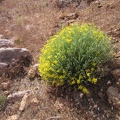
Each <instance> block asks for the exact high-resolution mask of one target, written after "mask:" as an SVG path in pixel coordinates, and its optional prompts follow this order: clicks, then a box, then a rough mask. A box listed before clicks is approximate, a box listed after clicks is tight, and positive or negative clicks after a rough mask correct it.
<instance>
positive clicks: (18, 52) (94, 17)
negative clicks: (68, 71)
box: [0, 0, 120, 120]
mask: <svg viewBox="0 0 120 120" xmlns="http://www.w3.org/2000/svg"><path fill="white" fill-rule="evenodd" d="M119 6H120V1H119V0H109V1H107V0H94V1H92V0H25V1H24V0H0V119H1V120H120V7H119ZM74 22H78V23H82V22H87V23H94V24H95V25H96V26H97V27H99V28H100V29H102V30H103V31H104V32H106V33H107V34H108V35H109V36H111V38H112V44H113V46H114V47H115V49H114V50H115V56H114V59H113V60H112V61H111V62H110V63H108V64H107V65H105V66H106V70H105V76H104V77H102V78H101V80H100V81H98V83H97V84H96V85H95V86H94V87H93V86H89V88H90V91H91V94H90V95H87V96H86V95H84V94H83V93H82V92H81V91H78V90H72V88H71V87H69V86H64V87H62V88H61V87H59V88H53V87H51V86H49V85H46V84H45V82H44V81H43V80H42V79H41V77H40V76H39V73H38V71H37V66H38V61H39V56H40V49H41V47H42V46H43V44H45V42H46V41H47V40H48V39H49V37H50V36H51V35H54V34H55V33H56V32H57V31H59V30H60V29H61V28H62V27H63V26H66V25H69V24H70V23H74Z"/></svg>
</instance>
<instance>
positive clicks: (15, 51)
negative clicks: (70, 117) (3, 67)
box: [0, 48, 32, 66]
mask: <svg viewBox="0 0 120 120" xmlns="http://www.w3.org/2000/svg"><path fill="white" fill-rule="evenodd" d="M0 62H2V63H6V64H9V65H10V64H14V63H16V62H20V63H22V64H23V65H24V66H29V65H30V63H31V62H32V55H31V54H30V52H29V51H28V50H27V49H26V48H0Z"/></svg>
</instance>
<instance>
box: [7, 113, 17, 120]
mask: <svg viewBox="0 0 120 120" xmlns="http://www.w3.org/2000/svg"><path fill="white" fill-rule="evenodd" d="M18 117H19V115H17V114H15V115H12V116H8V118H7V119H6V120H18Z"/></svg>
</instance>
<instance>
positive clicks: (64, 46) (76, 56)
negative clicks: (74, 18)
mask: <svg viewBox="0 0 120 120" xmlns="http://www.w3.org/2000/svg"><path fill="white" fill-rule="evenodd" d="M41 52H42V53H41V56H40V61H39V62H40V64H39V68H38V69H39V72H40V74H41V76H42V78H43V79H44V80H47V82H49V83H50V84H52V85H55V86H60V85H63V84H67V85H73V84H74V85H77V86H78V89H80V90H82V91H83V92H84V93H88V90H87V88H85V87H84V85H85V84H88V83H93V84H95V83H96V82H97V80H98V78H97V76H96V74H95V72H96V69H97V66H98V65H100V64H103V63H105V62H106V61H108V60H109V59H110V58H111V55H112V49H111V42H110V38H109V37H108V36H107V35H106V34H104V33H103V32H102V31H100V30H99V29H97V28H96V27H95V26H94V25H91V24H82V25H79V24H71V25H70V26H67V27H65V28H63V29H62V30H61V31H60V32H59V33H57V34H56V35H54V36H53V37H51V38H50V40H49V41H48V42H47V44H46V45H44V47H43V48H42V50H41Z"/></svg>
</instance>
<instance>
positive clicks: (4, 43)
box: [0, 39, 15, 48]
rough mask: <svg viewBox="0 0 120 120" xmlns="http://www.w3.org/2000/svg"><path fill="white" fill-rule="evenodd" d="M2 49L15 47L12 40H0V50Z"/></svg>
mask: <svg viewBox="0 0 120 120" xmlns="http://www.w3.org/2000/svg"><path fill="white" fill-rule="evenodd" d="M2 47H5V48H6V47H15V44H14V42H13V41H12V40H9V39H0V48H2Z"/></svg>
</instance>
